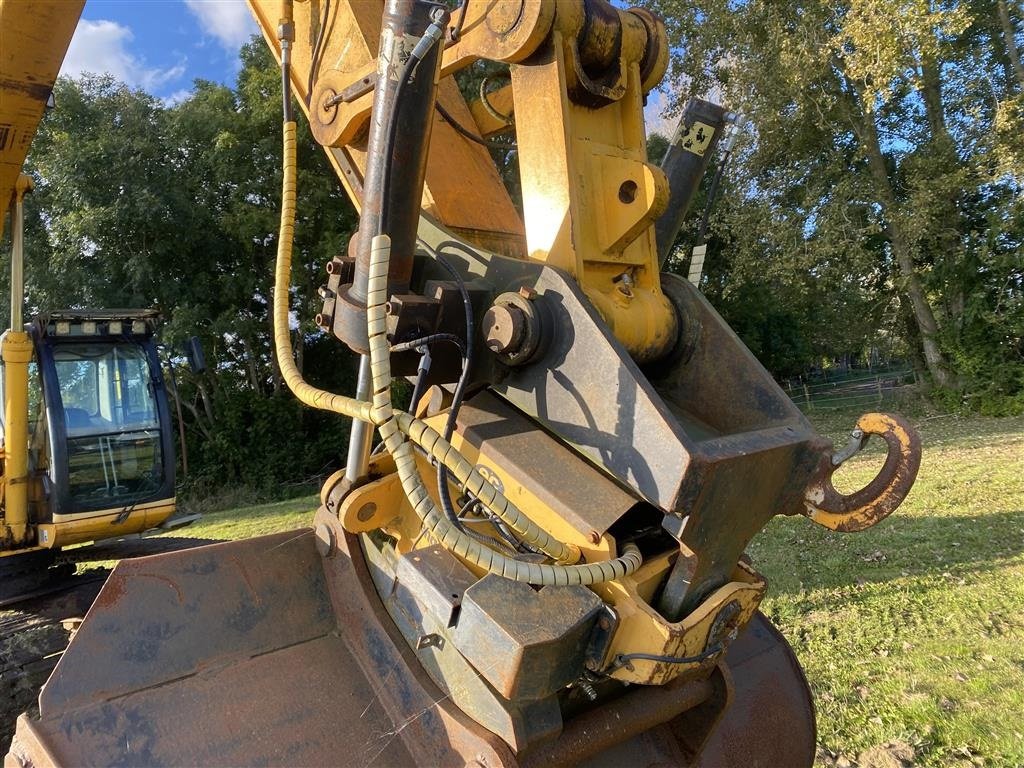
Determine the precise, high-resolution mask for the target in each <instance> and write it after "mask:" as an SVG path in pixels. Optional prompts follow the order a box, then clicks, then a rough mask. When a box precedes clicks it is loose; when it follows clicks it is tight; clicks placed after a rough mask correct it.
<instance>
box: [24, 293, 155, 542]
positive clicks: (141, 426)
mask: <svg viewBox="0 0 1024 768" xmlns="http://www.w3.org/2000/svg"><path fill="white" fill-rule="evenodd" d="M156 321H157V313H156V312H155V311H152V310H148V311H147V310H142V311H135V310H113V311H111V310H92V311H90V310H83V311H74V310H68V311H61V312H51V313H48V314H44V315H41V316H39V317H37V318H36V320H35V322H34V323H33V324H32V326H31V334H32V337H33V341H34V343H35V349H36V359H37V364H38V368H39V375H40V380H41V383H42V406H43V408H42V410H43V415H42V419H43V421H44V423H45V430H46V434H45V441H41V440H40V437H41V436H38V435H37V436H36V437H35V440H34V442H35V443H36V444H37V446H38V447H40V448H41V446H39V443H40V442H45V451H46V453H45V457H44V456H41V455H38V453H37V456H36V459H37V461H42V462H45V466H46V469H45V474H43V475H42V480H41V482H42V485H43V493H42V508H41V509H40V512H42V514H41V516H40V518H39V519H40V520H43V519H47V520H48V523H45V524H42V525H41V526H40V532H39V543H40V545H42V546H51V547H52V546H60V545H61V544H64V543H73V541H69V540H68V539H69V537H70V539H73V540H74V541H77V540H80V539H81V536H83V535H85V532H86V531H90V532H91V531H94V530H97V531H98V528H97V526H98V525H100V524H101V523H99V522H98V521H100V520H102V521H103V522H102V525H104V526H106V527H109V526H110V525H112V524H113V525H124V524H126V523H128V522H129V521H131V524H132V527H138V526H139V525H142V526H143V527H144V528H149V527H153V526H154V525H158V524H159V523H160V522H163V520H164V519H166V518H167V517H168V516H169V515H170V513H171V512H172V511H173V509H174V446H173V443H172V437H171V423H170V410H169V408H168V404H167V394H166V391H165V389H164V384H163V376H162V373H161V369H160V362H159V359H158V357H157V351H156V346H155V344H154V342H153V334H154V331H155V327H156ZM89 521H91V522H89ZM118 521H120V522H118ZM62 524H70V525H71V527H70V530H68V531H67V532H65V531H64V527H65V526H64V525H62ZM90 535H91V534H90Z"/></svg>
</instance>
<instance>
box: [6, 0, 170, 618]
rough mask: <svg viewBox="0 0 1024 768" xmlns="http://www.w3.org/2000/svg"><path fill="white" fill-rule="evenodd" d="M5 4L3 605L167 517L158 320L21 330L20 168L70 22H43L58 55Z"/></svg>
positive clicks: (36, 324)
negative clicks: (76, 555) (68, 561)
mask: <svg viewBox="0 0 1024 768" xmlns="http://www.w3.org/2000/svg"><path fill="white" fill-rule="evenodd" d="M12 6H13V4H12V3H4V4H3V5H2V6H0V43H2V44H0V233H2V231H3V224H4V218H5V217H6V213H7V210H8V208H9V209H10V213H11V222H12V226H11V310H10V319H11V324H10V328H8V329H7V331H6V332H5V333H4V334H3V336H2V341H0V351H2V361H3V364H2V365H3V376H2V379H0V389H2V401H3V414H2V415H0V435H2V441H3V447H2V454H0V455H2V478H0V481H2V486H0V488H2V490H0V494H2V496H0V604H3V603H7V602H9V601H11V600H16V599H19V598H22V597H24V596H25V595H28V594H34V593H36V592H38V591H39V590H40V589H41V588H50V587H52V586H53V582H57V581H59V576H60V575H62V571H63V570H64V569H62V568H55V567H54V562H55V560H56V556H57V554H58V553H59V552H60V550H61V548H63V547H67V546H69V545H72V544H80V543H83V542H89V541H97V540H104V539H113V538H119V537H123V536H127V535H131V534H136V533H140V532H142V531H146V530H149V529H152V528H156V527H157V526H160V525H161V524H163V523H165V521H167V520H168V519H169V518H170V517H171V516H172V515H173V513H174V510H175V501H174V480H175V478H174V473H175V454H174V445H173V443H172V438H171V431H170V412H169V408H168V400H167V393H166V390H165V388H164V384H163V376H162V372H161V366H160V360H159V358H158V356H157V349H156V345H155V342H154V334H155V332H156V330H157V323H158V313H157V312H156V311H155V310H128V309H121V310H117V309H103V310H90V309H84V310H83V309H77V310H58V311H48V312H44V313H41V314H39V315H37V316H36V317H35V318H33V319H32V321H31V322H30V323H29V324H28V326H27V327H26V323H25V321H24V317H23V305H24V280H23V275H24V263H23V262H24V255H23V254H24V199H25V195H26V194H28V193H29V192H30V191H31V189H32V180H31V178H30V177H29V176H27V175H25V174H22V173H21V168H22V164H23V163H24V160H25V156H26V154H27V152H28V148H29V144H30V141H31V139H32V137H33V136H34V135H35V132H36V128H37V126H38V124H39V121H40V119H41V117H42V114H43V110H44V109H45V107H46V101H47V97H48V96H49V91H50V86H52V83H53V81H54V79H55V78H56V75H57V71H58V69H59V67H60V63H61V60H62V59H63V57H64V53H65V51H66V48H67V45H68V41H69V40H70V35H71V32H72V31H73V30H74V27H75V23H76V21H77V16H74V17H72V18H61V19H54V22H55V23H57V27H56V30H55V32H56V34H57V36H58V38H59V39H60V40H61V41H62V42H61V43H60V44H57V45H56V46H55V44H54V42H53V41H52V40H51V39H50V38H49V37H48V35H49V34H50V32H51V30H50V29H49V28H47V27H39V28H36V27H35V20H34V19H33V18H32V16H31V14H29V15H25V14H24V13H22V12H21V9H17V11H18V12H17V13H12V11H13V10H16V9H14V8H13V7H12ZM25 10H26V11H28V10H29V9H28V8H26V9H25ZM23 46H24V48H23Z"/></svg>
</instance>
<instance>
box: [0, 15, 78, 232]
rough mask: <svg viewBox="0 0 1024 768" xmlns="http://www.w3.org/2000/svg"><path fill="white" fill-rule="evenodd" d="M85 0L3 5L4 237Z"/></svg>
mask: <svg viewBox="0 0 1024 768" xmlns="http://www.w3.org/2000/svg"><path fill="white" fill-rule="evenodd" d="M84 5H85V0H42V1H41V2H35V1H33V2H24V0H0V234H2V233H3V226H4V219H5V214H6V213H7V208H8V206H9V204H10V202H11V198H12V197H13V196H14V192H15V184H16V183H17V181H18V175H19V174H20V173H21V169H22V166H23V165H24V164H25V157H26V156H27V155H28V149H29V146H30V145H31V143H32V139H33V137H34V136H35V135H36V130H37V129H38V127H39V121H40V120H42V118H43V112H44V111H45V110H46V105H47V102H48V101H49V99H50V93H51V91H52V90H53V83H54V81H55V80H56V79H57V73H58V72H59V71H60V65H61V63H62V62H63V61H64V55H65V54H66V53H67V51H68V46H69V45H70V44H71V36H72V35H73V34H74V32H75V27H76V26H77V25H78V17H79V16H80V15H81V13H82V8H83V6H84Z"/></svg>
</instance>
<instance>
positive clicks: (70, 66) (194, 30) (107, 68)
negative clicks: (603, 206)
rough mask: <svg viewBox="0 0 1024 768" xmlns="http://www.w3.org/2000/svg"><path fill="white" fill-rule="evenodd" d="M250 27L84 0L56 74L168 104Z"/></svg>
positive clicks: (203, 10) (229, 54) (221, 15)
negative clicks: (124, 87) (90, 77)
mask: <svg viewBox="0 0 1024 768" xmlns="http://www.w3.org/2000/svg"><path fill="white" fill-rule="evenodd" d="M257 31H258V30H257V27H256V22H255V21H253V18H252V15H251V14H250V12H249V8H248V6H247V5H246V4H245V0H87V2H86V4H85V10H84V11H83V12H82V20H81V21H80V22H79V24H78V29H77V30H76V31H75V36H74V38H73V39H72V41H71V47H70V48H69V49H68V54H67V56H66V57H65V59H64V66H63V67H62V68H61V74H63V75H69V76H72V77H74V76H77V75H80V74H82V73H83V72H92V73H96V74H103V73H109V74H111V75H113V76H114V77H116V78H117V79H119V80H123V81H124V82H126V83H128V84H129V85H131V86H133V87H136V88H141V89H143V90H144V91H146V92H148V93H151V94H153V95H154V96H157V97H158V98H161V99H163V100H164V101H165V102H166V103H168V104H174V103H176V102H178V101H181V100H182V99H184V98H185V97H186V96H187V95H188V94H189V93H190V92H191V90H192V82H193V80H195V79H196V78H203V79H206V80H213V81H215V82H218V83H224V84H225V85H234V82H235V76H236V75H237V74H238V69H239V60H238V49H239V48H241V46H242V44H243V43H245V42H246V41H247V40H248V39H249V37H250V36H251V35H253V34H255V33H256V32H257ZM666 103H667V100H666V98H665V95H664V94H663V93H660V92H657V91H656V92H654V93H652V94H651V95H650V97H649V98H648V105H647V109H646V110H645V112H646V117H647V127H648V132H654V131H658V132H660V133H663V134H665V135H668V136H671V135H672V132H673V129H674V128H675V120H674V119H673V120H664V119H663V118H662V117H661V115H660V113H661V111H662V109H664V107H665V106H666Z"/></svg>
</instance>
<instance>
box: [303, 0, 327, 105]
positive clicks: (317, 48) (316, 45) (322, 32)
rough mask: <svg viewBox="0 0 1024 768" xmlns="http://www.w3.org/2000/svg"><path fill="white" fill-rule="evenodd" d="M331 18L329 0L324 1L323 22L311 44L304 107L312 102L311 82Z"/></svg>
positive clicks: (318, 64) (318, 62)
mask: <svg viewBox="0 0 1024 768" xmlns="http://www.w3.org/2000/svg"><path fill="white" fill-rule="evenodd" d="M330 18H331V0H324V15H323V22H322V23H321V24H320V28H319V29H318V30H317V31H316V40H315V41H314V42H313V55H312V57H311V58H310V62H309V82H308V84H307V87H306V106H307V107H308V106H310V105H311V104H312V101H313V82H314V79H315V77H316V71H317V70H318V69H319V68H320V59H321V57H322V56H323V44H324V39H325V38H326V37H327V34H326V32H327V24H328V22H329V21H330Z"/></svg>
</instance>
